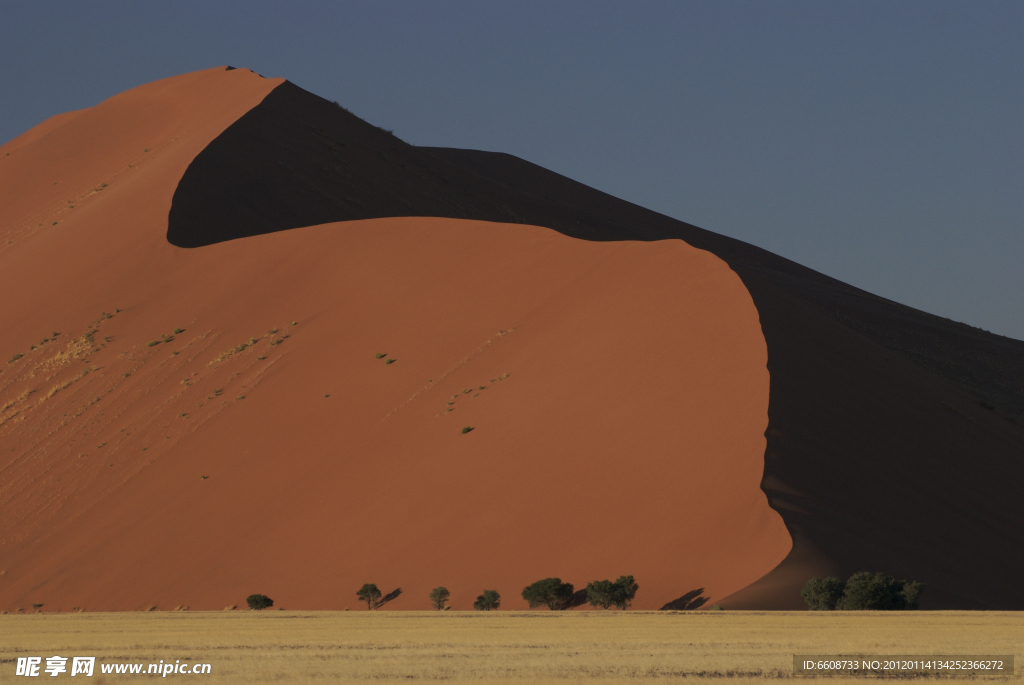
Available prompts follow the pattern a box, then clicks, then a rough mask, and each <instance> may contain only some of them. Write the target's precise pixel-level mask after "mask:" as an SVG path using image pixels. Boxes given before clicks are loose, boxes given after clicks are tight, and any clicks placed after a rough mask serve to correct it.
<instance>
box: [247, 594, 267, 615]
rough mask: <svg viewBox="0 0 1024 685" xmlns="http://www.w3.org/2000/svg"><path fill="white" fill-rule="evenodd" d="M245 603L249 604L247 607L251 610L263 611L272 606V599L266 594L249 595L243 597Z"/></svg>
mask: <svg viewBox="0 0 1024 685" xmlns="http://www.w3.org/2000/svg"><path fill="white" fill-rule="evenodd" d="M245 603H246V604H248V605H249V608H250V609H252V610H253V611H263V610H264V609H269V608H270V607H272V606H274V600H272V599H270V597H267V596H266V595H249V596H248V597H246V598H245Z"/></svg>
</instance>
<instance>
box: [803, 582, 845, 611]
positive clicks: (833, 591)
mask: <svg viewBox="0 0 1024 685" xmlns="http://www.w3.org/2000/svg"><path fill="white" fill-rule="evenodd" d="M845 588H846V583H844V582H843V581H841V580H839V579H838V578H831V577H830V578H818V577H817V576H815V577H814V578H811V579H810V580H808V581H807V584H806V585H804V589H803V590H801V591H800V596H801V597H803V598H804V601H805V602H807V606H808V607H809V608H810V609H811V611H832V610H834V609H835V608H836V605H837V604H838V603H839V601H840V600H841V599H842V598H843V590H844V589H845Z"/></svg>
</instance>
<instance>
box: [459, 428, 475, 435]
mask: <svg viewBox="0 0 1024 685" xmlns="http://www.w3.org/2000/svg"><path fill="white" fill-rule="evenodd" d="M474 429H475V427H474V426H463V427H462V434H463V435H465V434H466V433H469V432H471V431H473V430H474Z"/></svg>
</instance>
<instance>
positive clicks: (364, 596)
mask: <svg viewBox="0 0 1024 685" xmlns="http://www.w3.org/2000/svg"><path fill="white" fill-rule="evenodd" d="M356 597H358V598H359V599H360V600H361V601H363V602H366V608H367V609H370V610H372V609H376V608H377V607H379V606H380V590H378V589H377V585H376V584H375V583H366V584H365V585H363V586H362V587H361V588H359V589H358V590H356Z"/></svg>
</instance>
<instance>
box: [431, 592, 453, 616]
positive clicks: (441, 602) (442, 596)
mask: <svg viewBox="0 0 1024 685" xmlns="http://www.w3.org/2000/svg"><path fill="white" fill-rule="evenodd" d="M450 595H451V593H449V592H448V588H446V587H436V588H434V589H433V590H431V591H430V606H432V607H434V608H435V609H437V610H438V611H444V610H445V609H446V608H447V607H445V604H446V603H447V602H448V597H449V596H450Z"/></svg>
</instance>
